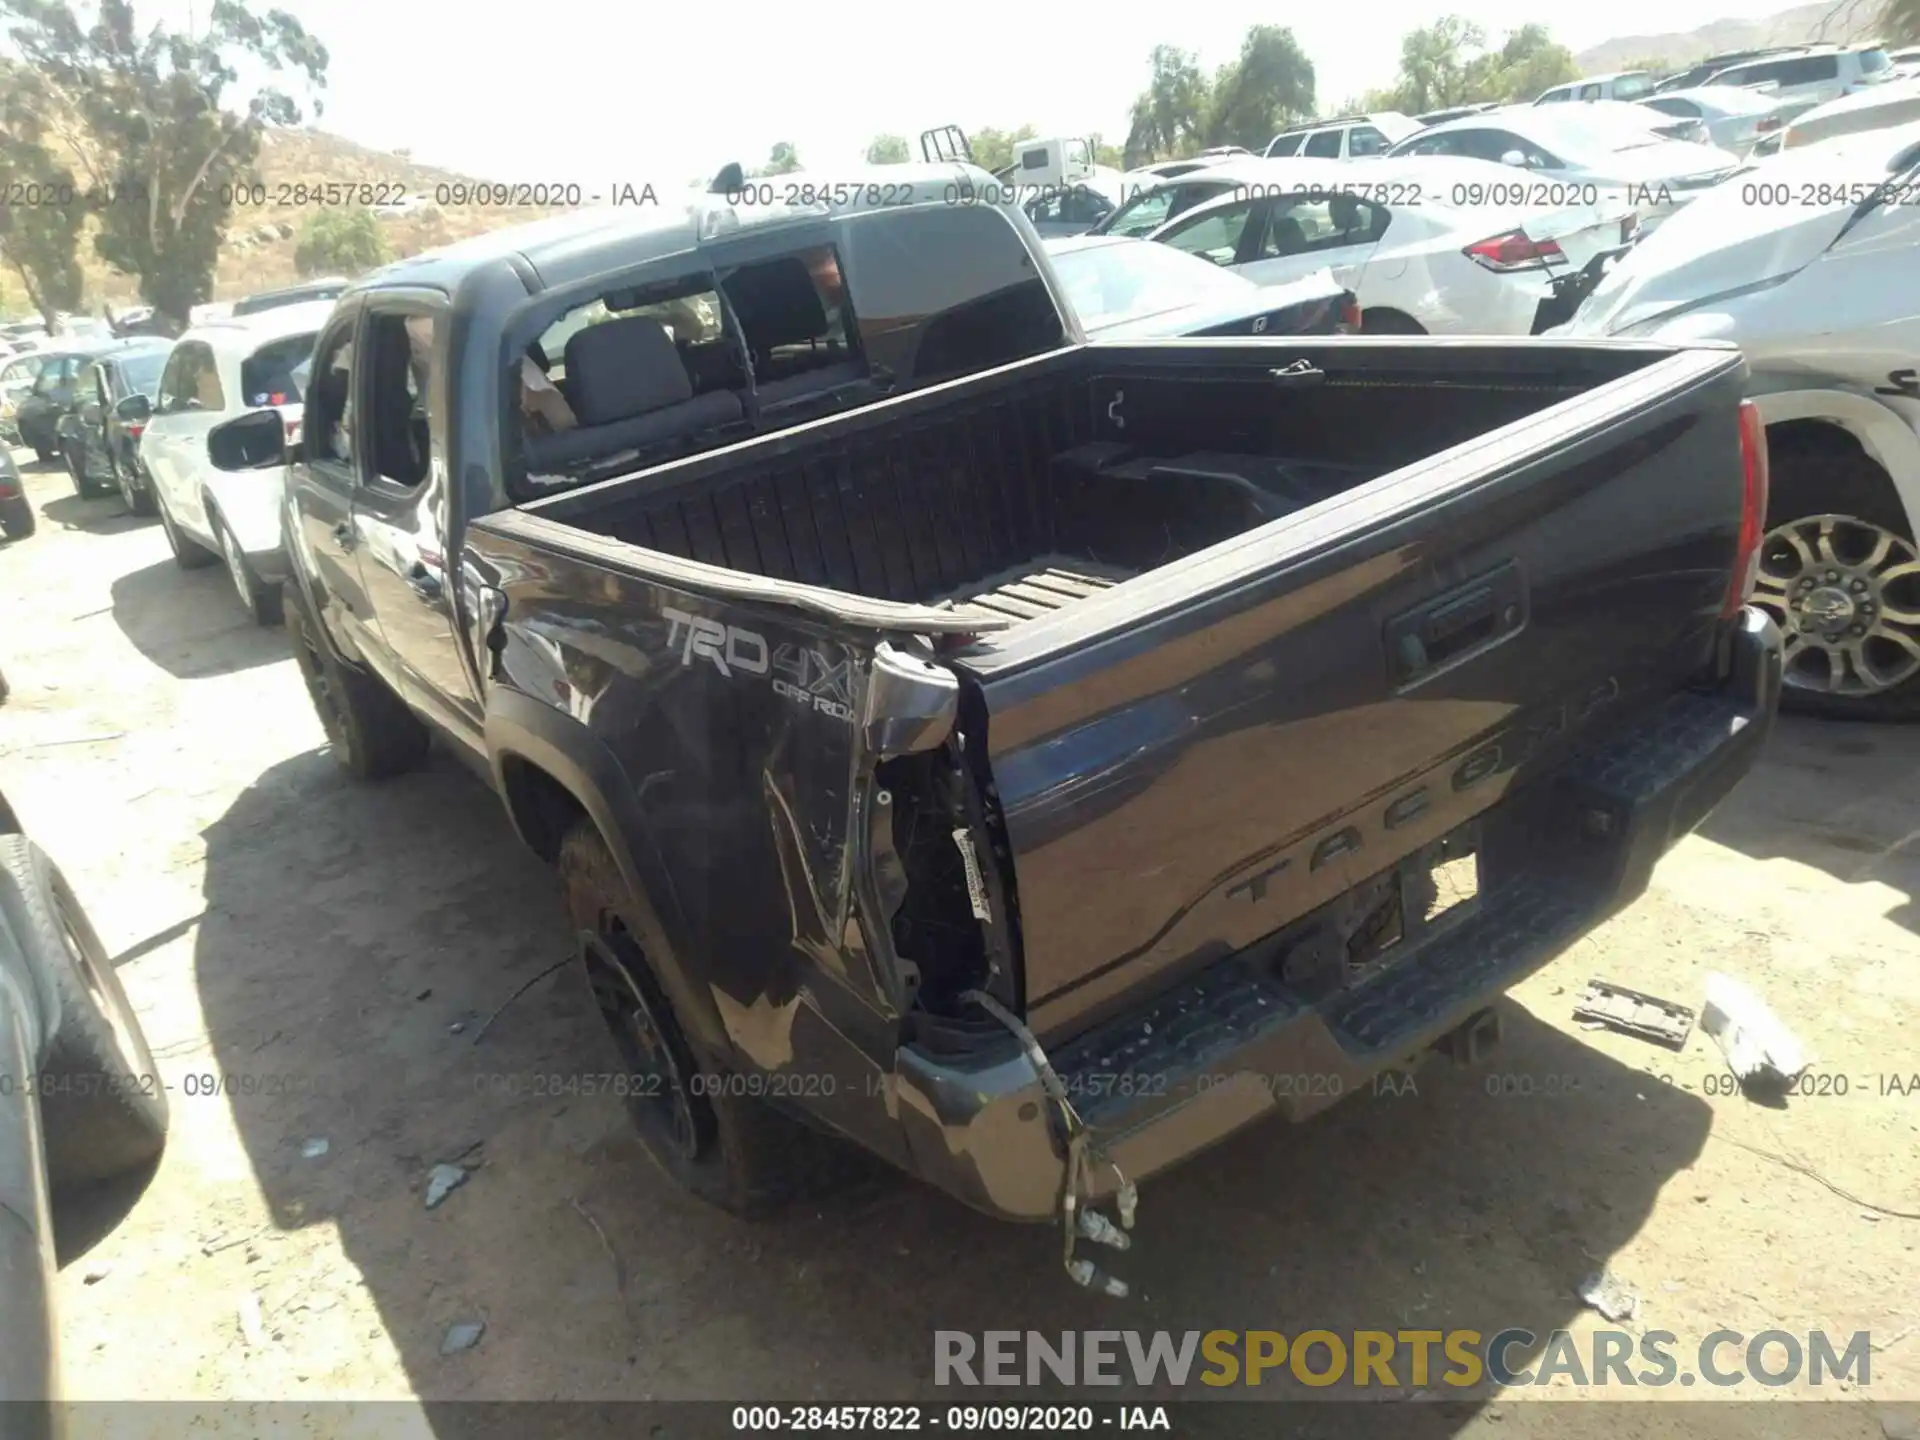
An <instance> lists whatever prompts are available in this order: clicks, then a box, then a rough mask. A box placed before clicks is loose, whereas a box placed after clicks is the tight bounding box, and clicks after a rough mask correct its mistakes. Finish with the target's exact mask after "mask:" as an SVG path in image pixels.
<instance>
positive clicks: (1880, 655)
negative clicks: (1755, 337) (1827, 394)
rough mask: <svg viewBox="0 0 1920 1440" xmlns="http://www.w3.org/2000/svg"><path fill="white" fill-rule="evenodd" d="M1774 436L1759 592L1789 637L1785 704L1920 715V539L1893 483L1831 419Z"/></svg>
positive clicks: (1834, 712) (1809, 710)
mask: <svg viewBox="0 0 1920 1440" xmlns="http://www.w3.org/2000/svg"><path fill="white" fill-rule="evenodd" d="M1768 442H1769V443H1768V451H1769V462H1770V463H1769V469H1770V472H1771V482H1772V483H1771V486H1770V489H1771V495H1770V498H1769V501H1768V505H1767V529H1766V534H1765V536H1764V537H1763V539H1762V540H1761V545H1760V577H1759V581H1758V583H1757V585H1756V586H1755V589H1754V596H1753V603H1754V604H1755V605H1757V606H1758V607H1760V608H1761V609H1763V610H1765V611H1766V612H1767V613H1768V614H1769V615H1771V616H1772V617H1773V620H1774V622H1775V623H1776V624H1777V625H1779V626H1780V630H1781V634H1782V635H1783V636H1784V638H1785V641H1786V652H1785V661H1786V677H1785V678H1786V686H1785V688H1784V690H1783V692H1782V694H1781V703H1782V704H1783V705H1785V706H1787V707H1788V708H1790V709H1794V710H1798V711H1800V712H1802V713H1804V714H1810V715H1820V716H1825V717H1827V718H1830V719H1836V720H1890V719H1900V718H1906V717H1910V716H1915V715H1920V549H1916V547H1915V545H1914V538H1913V532H1912V529H1911V527H1910V526H1909V525H1908V523H1907V517H1906V514H1905V511H1904V510H1903V509H1902V507H1901V505H1900V500H1899V496H1898V495H1897V494H1896V493H1895V491H1894V489H1893V484H1892V482H1891V481H1890V480H1889V479H1888V477H1887V474H1886V472H1885V471H1884V470H1882V469H1881V468H1880V467H1879V466H1878V465H1877V464H1875V463H1874V461H1873V460H1872V459H1871V458H1869V457H1868V456H1867V454H1866V453H1865V452H1864V451H1862V450H1861V449H1860V448H1859V446H1858V445H1857V444H1855V443H1854V442H1853V441H1852V439H1851V438H1850V437H1846V436H1842V435H1839V434H1837V433H1836V432H1833V431H1830V430H1828V429H1827V428H1826V427H1819V428H1810V429H1802V428H1798V427H1795V428H1789V429H1786V430H1784V431H1776V432H1774V433H1772V434H1770V435H1769V436H1768Z"/></svg>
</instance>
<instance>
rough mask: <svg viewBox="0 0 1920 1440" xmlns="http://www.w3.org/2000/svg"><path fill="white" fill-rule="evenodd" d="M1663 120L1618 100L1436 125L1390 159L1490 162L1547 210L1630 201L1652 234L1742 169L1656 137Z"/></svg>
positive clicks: (1717, 151)
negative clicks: (1523, 184)
mask: <svg viewBox="0 0 1920 1440" xmlns="http://www.w3.org/2000/svg"><path fill="white" fill-rule="evenodd" d="M1661 120H1662V117H1661V116H1660V115H1659V114H1658V113H1657V112H1655V111H1651V110H1647V109H1645V108H1644V107H1642V106H1639V105H1631V104H1626V103H1624V102H1618V101H1606V100H1595V101H1592V102H1590V103H1588V104H1585V105H1529V106H1520V107H1516V108H1513V109H1508V110H1496V111H1490V112H1488V113H1487V114H1484V115H1475V116H1471V117H1469V118H1468V119H1465V120H1449V121H1448V122H1447V123H1446V124H1444V125H1435V126H1432V127H1431V128H1429V129H1426V130H1422V131H1421V132H1420V133H1419V134H1418V135H1415V136H1413V137H1412V138H1410V139H1407V140H1403V141H1401V142H1400V143H1399V144H1398V145H1396V146H1394V147H1393V149H1391V150H1389V151H1388V152H1387V155H1388V158H1390V159H1397V158H1400V157H1403V156H1442V155H1448V156H1463V157H1466V158H1469V159H1474V160H1490V161H1493V162H1495V163H1497V164H1501V165H1507V166H1510V167H1512V168H1513V169H1515V170H1517V171H1519V172H1520V173H1522V174H1523V175H1525V176H1526V177H1528V180H1529V182H1530V184H1531V185H1532V186H1536V187H1537V188H1538V190H1539V193H1540V197H1541V199H1542V200H1543V202H1544V203H1548V204H1561V203H1568V202H1570V201H1572V200H1574V199H1580V200H1584V201H1586V202H1587V203H1592V202H1593V201H1594V200H1596V199H1598V200H1602V201H1609V202H1617V201H1620V200H1623V199H1624V200H1626V201H1628V202H1629V203H1631V204H1632V205H1633V207H1634V209H1635V211H1636V212H1637V213H1638V214H1639V217H1640V224H1641V227H1642V229H1643V230H1651V229H1652V228H1653V227H1654V226H1655V225H1656V224H1658V223H1660V222H1661V221H1663V220H1665V219H1666V217H1667V216H1669V215H1671V214H1673V212H1674V211H1676V210H1678V209H1679V208H1680V207H1681V206H1682V205H1684V204H1686V203H1687V202H1688V201H1690V200H1692V199H1694V198H1695V197H1697V196H1699V195H1701V194H1702V193H1704V192H1705V191H1707V190H1709V189H1711V188H1712V187H1713V186H1715V185H1717V184H1719V183H1720V182H1721V181H1723V180H1725V179H1727V178H1728V177H1729V176H1731V175H1732V174H1734V172H1735V171H1736V170H1738V169H1739V168H1740V161H1739V159H1738V157H1736V156H1734V155H1733V154H1731V153H1730V152H1728V151H1726V150H1722V149H1721V148H1720V147H1719V146H1717V145H1702V144H1698V143H1695V142H1691V141H1686V140H1672V139H1668V138H1666V137H1665V136H1662V135H1660V134H1657V133H1656V132H1655V130H1654V128H1653V127H1654V126H1657V125H1659V124H1660V123H1661Z"/></svg>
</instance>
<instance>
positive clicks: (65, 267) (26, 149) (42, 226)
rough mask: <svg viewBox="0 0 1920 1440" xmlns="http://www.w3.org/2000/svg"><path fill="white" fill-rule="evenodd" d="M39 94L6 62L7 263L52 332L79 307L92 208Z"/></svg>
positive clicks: (0, 164)
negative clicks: (58, 147)
mask: <svg viewBox="0 0 1920 1440" xmlns="http://www.w3.org/2000/svg"><path fill="white" fill-rule="evenodd" d="M37 92H38V80H37V77H36V76H34V75H33V73H32V72H31V71H27V70H23V69H21V68H19V67H17V66H12V65H4V62H0V261H4V262H5V264H6V266H7V268H8V269H9V270H11V271H12V272H13V273H14V274H15V275H17V276H19V278H20V285H21V288H22V289H23V290H25V291H26V295H27V302H28V303H29V304H31V305H32V306H33V308H34V309H35V310H37V311H38V312H39V313H40V318H41V320H42V321H43V322H45V324H46V326H47V329H48V331H49V332H52V331H54V330H55V328H56V326H57V324H58V322H57V320H56V319H55V316H56V315H57V314H58V313H59V312H60V311H62V310H76V309H78V308H79V306H80V297H81V292H82V289H83V281H82V278H81V274H80V258H79V244H80V227H81V226H82V225H83V224H84V223H85V221H86V205H85V196H84V195H83V194H81V193H80V187H79V186H78V185H76V183H75V181H74V177H73V172H72V171H71V170H70V169H68V168H67V167H66V166H65V165H63V164H61V163H60V162H59V161H58V160H56V159H55V158H54V155H53V152H52V150H51V149H49V148H48V146H47V144H46V143H45V142H46V138H47V137H46V135H45V133H44V132H43V130H42V128H41V124H40V120H39V116H40V115H41V114H42V113H43V111H44V108H45V97H44V96H43V95H41V94H39V93H37ZM9 201H11V202H12V203H9Z"/></svg>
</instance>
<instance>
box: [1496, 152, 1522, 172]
mask: <svg viewBox="0 0 1920 1440" xmlns="http://www.w3.org/2000/svg"><path fill="white" fill-rule="evenodd" d="M1500 163H1501V164H1502V165H1511V166H1513V167H1514V168H1515V169H1518V170H1524V169H1526V168H1527V156H1526V152H1525V151H1524V150H1509V151H1507V153H1506V154H1504V155H1502V156H1501V157H1500Z"/></svg>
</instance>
